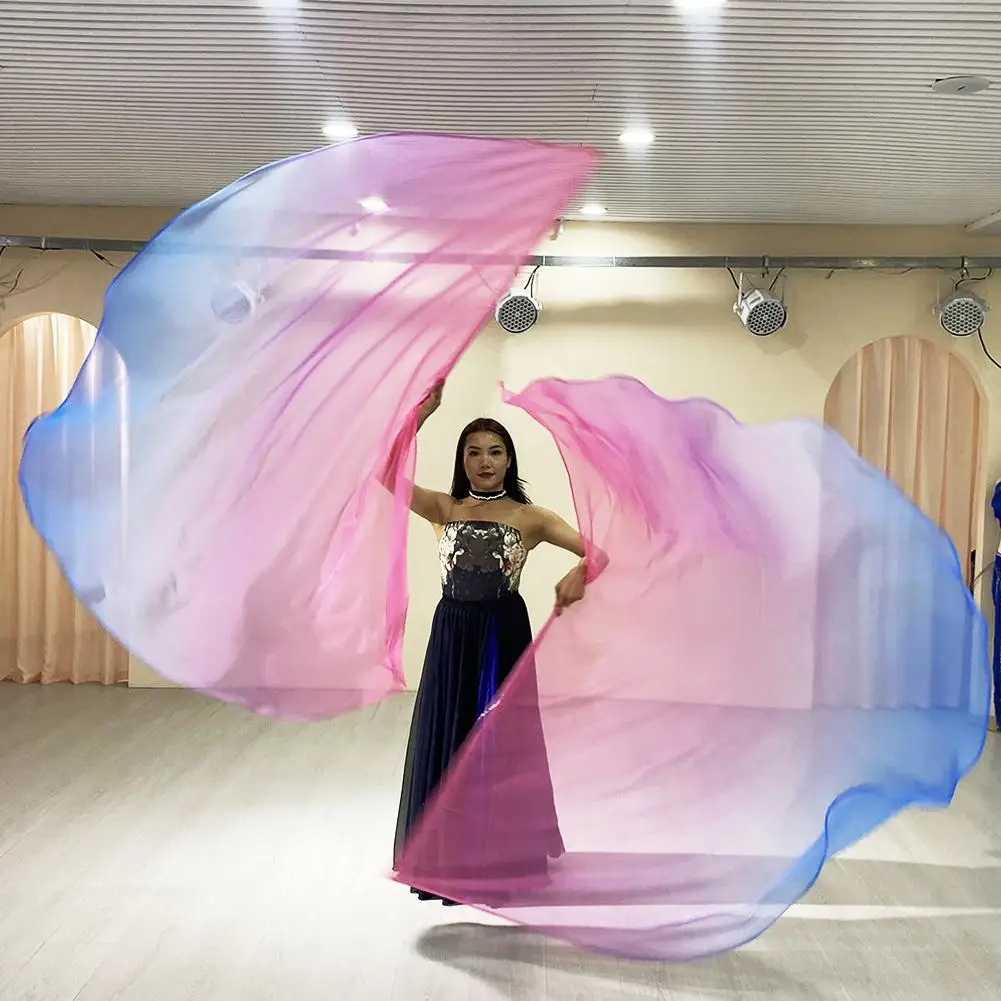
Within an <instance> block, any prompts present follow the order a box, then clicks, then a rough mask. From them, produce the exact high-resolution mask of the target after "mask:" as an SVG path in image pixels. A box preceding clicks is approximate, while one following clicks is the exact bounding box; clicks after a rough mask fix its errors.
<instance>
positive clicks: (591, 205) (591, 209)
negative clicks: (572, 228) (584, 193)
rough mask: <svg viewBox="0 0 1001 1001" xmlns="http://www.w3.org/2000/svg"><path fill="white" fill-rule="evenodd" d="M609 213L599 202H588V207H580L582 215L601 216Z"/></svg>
mask: <svg viewBox="0 0 1001 1001" xmlns="http://www.w3.org/2000/svg"><path fill="white" fill-rule="evenodd" d="M607 211H608V210H607V209H606V208H605V206H604V205H599V204H598V203H597V202H588V203H587V204H586V205H581V207H580V214H581V215H590V216H600V215H604V214H605V213H606V212H607Z"/></svg>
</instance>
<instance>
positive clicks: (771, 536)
mask: <svg viewBox="0 0 1001 1001" xmlns="http://www.w3.org/2000/svg"><path fill="white" fill-rule="evenodd" d="M509 400H510V402H512V403H514V404H515V405H517V406H519V407H521V408H523V409H524V410H525V411H527V412H528V413H529V414H530V415H531V416H532V417H533V418H535V419H536V420H537V421H539V422H540V423H541V424H543V425H544V426H545V427H546V428H547V429H548V430H549V431H550V432H551V433H552V434H553V436H554V438H555V439H556V442H557V443H558V445H559V447H560V450H561V452H562V455H563V458H564V461H565V463H566V466H567V470H568V472H569V475H570V481H571V484H572V486H573V490H574V497H575V502H576V508H577V515H578V519H579V521H580V525H581V529H582V532H583V533H584V534H585V536H586V537H587V538H589V539H590V540H592V549H594V548H597V550H598V554H599V556H600V557H602V559H603V558H604V557H607V559H608V564H607V568H606V569H605V570H604V571H603V572H601V573H600V574H599V575H598V578H597V580H595V581H594V582H593V583H592V584H591V585H590V588H589V592H588V595H587V597H586V599H585V600H584V601H583V602H581V603H580V604H579V605H577V606H575V607H573V608H571V609H570V610H569V611H567V612H565V613H564V615H563V616H562V617H561V618H559V619H557V620H551V621H550V623H549V624H548V625H547V627H546V628H545V629H544V630H543V631H542V633H541V635H539V636H538V637H537V638H536V641H535V644H534V647H533V649H532V650H531V651H530V652H529V654H528V655H527V656H526V658H525V659H524V660H523V661H522V662H521V663H520V664H519V665H518V666H517V668H516V669H515V672H514V673H513V675H512V676H511V677H510V678H509V680H508V682H507V684H506V685H505V687H504V688H503V689H502V691H501V692H500V694H499V695H498V697H497V699H496V700H495V702H494V704H493V705H492V706H491V707H490V708H489V709H488V711H487V712H486V713H485V714H484V717H483V718H482V719H481V721H480V723H479V725H478V727H477V729H476V730H475V731H474V733H473V735H472V737H471V738H470V740H469V741H468V742H467V744H466V746H465V747H464V749H463V750H462V752H461V753H460V755H459V758H458V760H457V762H456V763H455V764H454V765H453V767H452V768H451V770H450V772H449V773H448V774H447V775H446V777H445V779H444V780H443V782H442V785H441V787H440V788H439V790H438V792H437V794H436V796H435V798H434V799H433V800H432V802H431V803H430V804H429V806H428V808H427V809H426V811H425V815H424V816H423V817H422V818H421V821H420V822H419V823H418V825H417V828H416V830H415V831H414V833H413V834H412V835H411V838H410V841H409V842H408V844H407V845H406V846H405V849H404V852H403V855H402V857H401V858H400V859H399V860H398V862H397V866H398V871H397V874H396V878H397V879H399V880H400V881H401V882H404V883H406V884H407V885H410V886H414V887H418V888H420V889H424V890H428V891H430V892H432V893H434V894H437V895H440V896H443V897H446V898H451V899H453V900H458V901H463V902H466V903H471V904H474V905H476V906H479V907H482V908H484V909H488V910H491V911H493V912H495V913H497V914H499V915H501V916H503V917H505V918H508V919H510V920H512V921H516V922H520V923H523V924H526V925H529V926H531V927H532V928H534V929H536V930H539V931H542V932H545V933H546V934H549V935H552V936H555V937H559V938H562V939H565V940H567V941H569V942H572V943H574V944H576V945H579V946H582V947H585V948H588V949H592V950H596V951H603V952H609V953H613V954H615V955H619V956H623V957H635V958H644V959H659V960H675V961H677V960H686V959H693V958H696V957H700V956H705V955H708V954H711V953H715V952H720V951H723V950H727V949H730V948H733V947H735V946H738V945H740V944H742V943H744V942H747V941H748V940H750V939H752V938H754V937H755V936H756V935H758V934H760V933H761V932H762V931H763V930H764V929H765V928H767V927H768V926H769V925H770V924H771V923H772V922H774V921H775V920H776V919H777V918H778V917H779V916H780V915H781V914H782V912H783V911H784V910H785V909H786V908H787V907H788V906H789V905H790V904H792V903H793V902H795V901H796V900H797V899H799V898H800V897H801V896H802V895H803V894H804V893H805V892H806V890H807V889H809V887H810V886H811V885H812V883H813V882H814V880H815V879H816V877H817V875H818V874H819V871H820V869H821V867H822V866H823V864H824V862H825V860H826V859H827V858H828V857H830V855H832V854H833V853H835V852H837V851H839V850H841V849H843V848H845V847H847V846H848V845H850V844H851V843H852V842H854V841H856V840H858V839H859V838H861V837H862V836H864V835H865V834H867V833H868V832H870V831H871V830H873V829H874V828H875V827H876V826H878V825H879V824H881V823H882V822H883V821H885V820H886V819H888V818H889V817H890V816H892V815H893V814H894V813H896V812H898V811H900V810H902V809H904V808H905V807H907V806H909V805H913V804H922V805H928V806H944V805H946V804H947V803H948V802H949V801H950V799H951V797H952V795H953V792H954V790H955V788H956V785H957V783H958V781H959V779H960V778H961V777H962V776H963V775H964V774H965V773H966V772H967V771H968V770H969V769H970V768H971V767H972V766H973V764H974V763H975V762H976V760H977V758H978V757H979V755H980V752H981V750H982V748H983V744H984V739H985V734H986V728H987V719H988V698H989V693H990V681H989V672H988V669H989V661H988V657H987V632H986V624H985V622H984V620H983V619H982V617H981V615H980V613H979V612H978V610H977V608H976V606H975V604H974V602H973V600H972V597H971V595H970V592H969V591H968V589H967V588H966V586H965V583H964V581H963V578H962V574H961V572H960V564H959V560H958V558H957V556H956V553H955V551H954V549H953V547H952V545H951V543H950V542H949V540H948V539H947V537H946V536H945V535H944V533H942V532H941V531H940V530H939V529H938V527H937V526H935V525H934V524H932V523H931V522H930V521H929V520H928V519H927V518H926V517H925V516H924V515H923V514H922V513H921V512H920V511H919V510H918V509H917V508H916V507H914V505H912V504H911V503H910V501H908V500H907V498H905V497H904V496H903V494H901V493H900V492H899V491H898V490H897V489H896V488H895V487H894V486H893V485H892V484H890V483H889V482H888V481H887V480H886V479H885V478H884V477H883V476H882V475H881V474H879V473H877V472H876V471H875V470H874V469H872V468H871V467H869V466H868V465H866V464H865V463H864V462H863V461H862V460H861V459H860V458H859V457H858V456H857V455H856V453H855V452H854V451H853V450H852V449H851V448H850V447H849V446H848V444H847V443H846V442H845V441H844V440H843V439H842V438H841V437H840V436H839V435H838V434H837V433H836V432H834V431H833V430H832V429H830V428H828V427H826V426H824V425H822V424H820V423H815V422H812V421H806V420H798V421H789V422H787V423H782V424H776V425H772V426H767V427H749V426H743V425H741V424H739V423H738V422H737V421H735V420H734V419H733V418H732V417H731V416H730V415H729V414H728V413H726V412H725V411H723V410H722V409H721V408H719V407H717V406H716V405H714V404H712V403H710V402H708V401H705V400H688V401H683V402H672V401H668V400H664V399H661V398H660V397H658V396H655V395H654V394H653V393H652V392H651V391H650V390H649V389H647V388H646V387H645V386H643V385H642V384H641V383H639V382H636V381H634V380H632V379H625V378H618V379H605V380H601V381H598V382H576V383H568V382H561V381H558V380H552V379H547V380H542V381H540V382H536V383H534V384H533V385H531V386H530V387H529V388H528V389H527V390H525V391H524V392H523V393H522V394H521V395H520V396H515V397H511V398H509ZM540 720H541V726H542V730H543V732H544V734H545V742H544V743H542V742H540V741H536V740H526V739H524V734H526V733H531V732H532V730H533V729H536V730H537V728H538V727H539V724H540ZM550 782H551V786H552V794H550V795H552V796H553V797H554V799H555V806H556V812H557V815H558V818H559V826H560V834H561V835H562V839H563V843H564V845H565V852H564V853H563V854H562V856H561V857H559V858H550V857H547V847H548V846H550V845H552V844H553V838H552V832H551V830H550V828H551V816H552V813H551V806H550V807H549V808H546V804H547V802H548V803H551V802H552V799H549V800H547V792H548V783H550ZM532 804H541V805H540V806H537V807H534V808H533V806H532Z"/></svg>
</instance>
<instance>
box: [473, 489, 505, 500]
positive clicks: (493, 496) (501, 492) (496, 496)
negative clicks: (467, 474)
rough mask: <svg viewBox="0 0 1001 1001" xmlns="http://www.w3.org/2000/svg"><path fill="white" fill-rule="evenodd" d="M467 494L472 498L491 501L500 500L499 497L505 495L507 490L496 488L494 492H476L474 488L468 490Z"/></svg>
mask: <svg viewBox="0 0 1001 1001" xmlns="http://www.w3.org/2000/svg"><path fill="white" fill-rule="evenodd" d="M469 496H470V497H472V498H473V500H478V501H493V500H500V499H501V497H507V491H506V490H498V491H497V493H495V494H478V493H477V492H476V491H475V490H470V491H469Z"/></svg>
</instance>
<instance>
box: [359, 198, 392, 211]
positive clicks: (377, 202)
mask: <svg viewBox="0 0 1001 1001" xmlns="http://www.w3.org/2000/svg"><path fill="white" fill-rule="evenodd" d="M358 204H359V205H360V206H361V207H362V208H363V209H364V210H365V211H366V212H371V213H372V214H373V215H378V214H379V213H381V212H387V211H388V210H389V206H388V205H387V204H386V203H385V202H384V201H383V200H382V199H381V198H379V197H378V196H377V195H372V197H371V198H362V199H361V201H359V202H358Z"/></svg>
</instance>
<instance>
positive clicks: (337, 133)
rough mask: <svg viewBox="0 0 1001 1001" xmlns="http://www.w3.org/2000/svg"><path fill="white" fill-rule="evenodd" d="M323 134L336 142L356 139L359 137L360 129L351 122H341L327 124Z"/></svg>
mask: <svg viewBox="0 0 1001 1001" xmlns="http://www.w3.org/2000/svg"><path fill="white" fill-rule="evenodd" d="M323 134H324V135H325V136H326V137H327V138H328V139H333V140H334V141H335V142H336V141H337V140H338V139H354V137H355V136H356V135H358V129H356V128H355V126H354V125H353V124H352V123H351V122H348V121H344V120H339V121H335V122H327V124H326V125H324V126H323Z"/></svg>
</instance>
